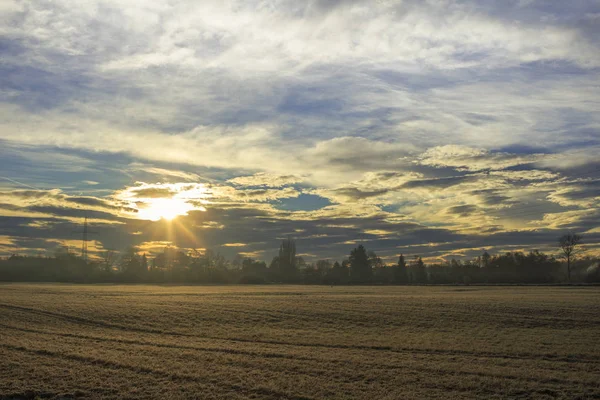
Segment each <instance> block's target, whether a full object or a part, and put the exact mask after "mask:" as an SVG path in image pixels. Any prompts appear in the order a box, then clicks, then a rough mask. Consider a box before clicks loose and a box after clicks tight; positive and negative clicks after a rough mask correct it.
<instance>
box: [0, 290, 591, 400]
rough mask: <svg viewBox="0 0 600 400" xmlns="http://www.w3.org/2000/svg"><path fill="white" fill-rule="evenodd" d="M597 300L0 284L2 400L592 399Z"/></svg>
mask: <svg viewBox="0 0 600 400" xmlns="http://www.w3.org/2000/svg"><path fill="white" fill-rule="evenodd" d="M599 304H600V289H599V288H583V287H582V288H575V287H571V288H566V287H565V288H561V287H527V288H526V287H462V288H461V287H350V288H348V287H334V288H330V287H299V286H259V287H250V286H226V287H183V286H172V287H161V286H102V285H90V286H77V285H24V284H18V285H17V284H9V285H0V332H1V335H0V360H2V362H1V363H0V398H3V396H4V397H8V398H22V397H25V398H36V397H40V398H41V397H50V398H60V397H83V398H123V397H125V398H139V399H148V398H156V399H169V398H172V399H178V398H207V399H210V398H214V399H226V398H227V399H237V398H273V399H275V398H277V399H280V398H281V399H317V398H339V399H344V398H347V399H350V398H357V399H367V398H369V399H398V398H407V399H412V398H427V399H433V398H440V399H459V398H485V399H493V398H541V399H546V398H548V399H550V398H569V399H573V398H600V380H599V376H600V344H599V340H598V339H599V338H600V311H599V308H598V306H599Z"/></svg>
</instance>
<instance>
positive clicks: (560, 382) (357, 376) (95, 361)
mask: <svg viewBox="0 0 600 400" xmlns="http://www.w3.org/2000/svg"><path fill="white" fill-rule="evenodd" d="M108 341H112V340H108ZM115 341H118V342H120V343H127V344H143V345H149V346H153V344H152V343H143V342H142V343H131V342H129V341H121V340H115ZM0 347H1V348H5V349H8V350H13V351H20V352H25V353H29V354H35V355H38V356H46V357H54V358H60V359H64V360H69V361H76V362H82V363H87V364H91V365H94V366H98V367H104V368H112V369H126V370H129V371H132V372H134V373H139V374H152V375H155V376H160V377H168V378H169V379H173V380H185V381H193V382H198V383H204V384H215V385H219V382H218V381H217V380H215V379H202V378H200V377H198V376H193V375H186V374H179V373H172V372H166V371H161V370H155V369H152V368H148V367H142V366H135V365H129V364H123V363H119V362H115V361H111V360H104V359H100V358H93V357H87V356H82V355H79V354H69V353H63V352H59V351H51V350H47V349H32V348H27V347H24V346H15V345H10V344H0ZM169 347H175V348H185V349H194V350H203V349H201V348H195V347H183V346H169ZM223 352H224V353H231V352H229V351H227V350H226V351H223ZM235 354H240V353H237V352H236V353H235ZM242 354H244V353H242ZM255 355H257V356H262V355H263V354H261V353H255ZM283 358H291V359H296V360H306V361H313V362H314V361H316V362H321V363H322V362H328V363H334V364H342V365H347V364H348V362H347V361H336V360H325V359H319V358H312V357H304V356H303V357H296V356H293V357H283ZM235 365H237V366H238V367H241V368H247V369H252V370H255V369H256V368H257V366H256V365H255V364H251V363H245V362H237V361H236V364H235ZM360 365H361V366H367V367H368V366H371V367H377V368H380V369H382V370H395V371H397V370H402V371H409V372H410V373H413V374H414V373H417V374H423V373H426V374H431V376H440V375H446V376H463V377H465V376H470V377H474V378H487V379H493V380H496V379H501V380H504V381H520V382H528V383H535V384H546V385H551V386H559V387H565V386H566V387H569V386H571V385H573V384H579V385H590V383H589V382H586V381H575V380H565V379H558V378H542V379H538V378H534V377H526V376H519V375H507V374H498V373H489V372H473V371H457V370H444V369H440V368H428V367H421V366H415V365H410V366H399V365H387V364H375V363H363V362H360ZM265 367H266V368H265ZM261 369H267V370H270V371H272V372H276V373H283V372H284V371H285V375H287V376H290V375H301V376H306V375H309V376H313V378H316V379H319V378H326V379H327V380H329V379H330V378H331V377H333V376H335V377H337V378H339V375H340V371H339V370H328V371H299V370H297V369H285V368H281V367H277V366H270V367H269V366H262V367H261ZM344 374H345V375H347V379H346V382H354V381H362V380H367V381H370V380H372V379H373V378H372V377H367V376H365V375H364V373H362V372H360V370H351V371H350V372H345V373H344ZM207 380H208V382H206V381H207ZM419 381H420V379H417V382H419ZM422 383H424V382H422ZM419 385H421V383H419ZM220 386H225V387H227V388H229V389H234V390H246V391H248V392H251V393H258V394H263V395H265V394H269V395H273V396H276V397H277V398H287V399H297V400H300V399H309V398H310V397H305V396H291V395H289V394H286V393H283V392H278V391H273V390H271V389H266V388H259V389H255V388H252V389H248V388H246V387H243V386H241V385H235V384H233V385H230V384H226V385H220ZM437 386H439V385H436V387H437ZM443 386H444V387H445V388H446V389H450V390H458V391H465V390H467V391H468V390H469V388H462V389H460V388H457V387H452V388H450V387H448V386H447V383H445V384H444V385H443ZM267 391H268V392H267Z"/></svg>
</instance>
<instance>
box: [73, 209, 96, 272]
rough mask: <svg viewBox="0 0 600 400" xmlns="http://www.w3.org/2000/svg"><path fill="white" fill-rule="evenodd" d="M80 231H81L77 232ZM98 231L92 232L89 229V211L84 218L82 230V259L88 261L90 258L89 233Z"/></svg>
mask: <svg viewBox="0 0 600 400" xmlns="http://www.w3.org/2000/svg"><path fill="white" fill-rule="evenodd" d="M77 233H79V232H77ZM96 233H98V232H92V231H90V230H89V229H88V221H87V211H86V213H85V216H84V219H83V230H82V231H81V234H82V237H81V259H82V260H83V261H85V262H86V263H87V260H88V245H87V242H88V235H89V234H96Z"/></svg>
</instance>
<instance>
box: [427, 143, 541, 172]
mask: <svg viewBox="0 0 600 400" xmlns="http://www.w3.org/2000/svg"><path fill="white" fill-rule="evenodd" d="M544 157H546V156H545V155H544V154H527V155H518V154H510V153H504V152H491V151H488V150H484V149H477V148H473V147H468V146H460V145H445V146H437V147H433V148H430V149H428V150H427V151H425V152H424V153H423V154H421V155H420V156H419V158H418V163H420V164H421V165H428V166H433V167H452V168H455V169H457V170H465V171H481V170H502V169H505V168H508V167H514V166H517V165H524V164H532V163H534V162H536V161H540V160H542V159H543V158H544Z"/></svg>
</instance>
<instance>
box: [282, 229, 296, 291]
mask: <svg viewBox="0 0 600 400" xmlns="http://www.w3.org/2000/svg"><path fill="white" fill-rule="evenodd" d="M277 261H278V269H279V275H280V278H281V280H282V281H284V282H292V281H294V280H295V279H296V275H297V274H296V273H297V265H298V259H297V258H296V242H295V241H294V240H293V239H291V238H289V237H288V238H287V239H286V240H282V241H281V246H279V257H278V259H277Z"/></svg>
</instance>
